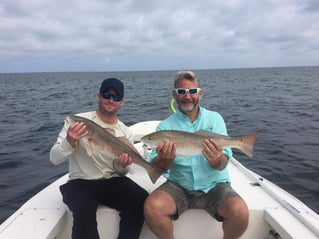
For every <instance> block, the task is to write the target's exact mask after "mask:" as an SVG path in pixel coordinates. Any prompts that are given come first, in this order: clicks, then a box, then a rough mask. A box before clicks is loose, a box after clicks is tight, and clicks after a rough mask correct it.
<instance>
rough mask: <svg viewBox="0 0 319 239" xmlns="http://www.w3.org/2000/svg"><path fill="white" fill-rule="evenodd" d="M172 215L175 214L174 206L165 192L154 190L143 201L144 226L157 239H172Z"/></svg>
mask: <svg viewBox="0 0 319 239" xmlns="http://www.w3.org/2000/svg"><path fill="white" fill-rule="evenodd" d="M174 214H176V204H175V202H174V200H173V199H172V197H171V196H170V195H169V194H168V193H166V192H165V191H162V190H156V191H154V192H153V193H152V194H151V195H150V196H149V197H148V198H147V199H146V201H145V204H144V215H145V221H146V224H147V225H148V226H149V228H150V229H151V231H152V232H153V233H154V234H155V235H156V236H157V237H158V238H159V239H173V238H174V234H173V223H172V219H171V216H172V215H174Z"/></svg>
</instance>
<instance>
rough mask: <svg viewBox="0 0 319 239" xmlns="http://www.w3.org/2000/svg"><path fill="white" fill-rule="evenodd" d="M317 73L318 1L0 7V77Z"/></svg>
mask: <svg viewBox="0 0 319 239" xmlns="http://www.w3.org/2000/svg"><path fill="white" fill-rule="evenodd" d="M305 65H319V0H198V1H194V0H191V1H190V0H82V1H81V0H0V72H41V71H132V70H169V69H172V70H180V69H207V68H209V69H214V68H242V67H272V66H305Z"/></svg>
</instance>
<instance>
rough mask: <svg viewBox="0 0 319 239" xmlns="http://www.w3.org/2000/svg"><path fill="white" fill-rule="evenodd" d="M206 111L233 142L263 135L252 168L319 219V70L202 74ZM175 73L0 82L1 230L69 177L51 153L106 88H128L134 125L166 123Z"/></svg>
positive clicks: (37, 76)
mask: <svg viewBox="0 0 319 239" xmlns="http://www.w3.org/2000/svg"><path fill="white" fill-rule="evenodd" d="M195 72H196V73H197V75H198V76H199V78H200V81H201V86H202V88H203V90H204V96H203V99H202V101H201V105H202V106H204V107H206V108H208V109H211V110H215V111H218V112H220V113H221V114H222V115H223V117H224V119H225V121H226V124H227V127H228V133H229V135H231V136H234V137H235V136H241V135H244V134H248V133H251V132H256V131H257V132H259V137H258V139H257V141H256V143H255V149H254V158H253V159H249V158H247V157H246V156H245V155H243V154H241V153H240V152H239V151H236V150H234V156H235V157H236V158H237V159H238V160H239V161H240V162H242V163H243V164H244V165H245V166H247V167H248V168H250V169H252V170H254V171H255V172H257V173H258V174H260V175H261V176H263V177H265V178H267V179H270V180H271V181H273V182H274V183H276V184H278V185H279V186H280V187H282V188H284V189H285V190H287V191H289V192H290V193H291V194H293V195H294V196H296V197H297V198H299V199H300V200H302V201H303V202H304V203H306V204H307V205H308V206H309V207H310V208H312V209H313V210H315V211H316V212H317V213H319V200H318V199H319V96H318V92H319V67H290V68H258V69H220V70H197V71H195ZM175 73H176V71H153V72H88V73H85V72H79V73H28V74H26V73H17V74H0V89H1V90H0V102H1V104H0V145H1V147H0V195H1V196H0V223H1V222H3V221H4V220H5V219H6V218H7V217H8V216H9V215H10V214H12V213H13V212H14V211H15V210H16V209H17V208H18V207H20V206H21V205H22V204H23V203H24V202H25V201H27V200H28V199H29V198H30V197H31V196H33V195H34V194H35V193H37V192H38V191H39V190H41V189H42V188H44V187H45V186H47V185H48V184H50V183H51V182H52V181H54V180H55V179H57V178H58V177H60V176H61V175H63V174H64V173H66V172H67V169H68V165H67V163H66V164H62V165H59V166H54V165H53V164H51V162H50V160H49V151H50V148H51V146H52V145H53V144H54V142H55V140H56V138H57V135H58V133H59V132H60V130H61V128H62V126H63V120H64V118H65V117H66V115H67V114H70V113H79V112H84V111H90V110H95V109H96V107H97V97H96V94H97V92H98V89H99V86H100V83H101V82H102V80H103V79H105V78H107V77H113V76H114V77H118V78H120V79H122V80H123V82H124V84H125V103H124V105H123V107H122V109H121V110H120V113H119V116H120V118H121V120H122V121H124V122H125V123H126V124H127V125H132V124H134V123H136V122H139V121H144V120H162V119H165V118H166V117H167V116H169V115H170V114H171V112H172V111H171V109H170V106H169V103H170V100H171V95H172V92H171V90H172V86H173V79H174V75H175Z"/></svg>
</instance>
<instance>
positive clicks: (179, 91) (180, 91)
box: [177, 89, 186, 95]
mask: <svg viewBox="0 0 319 239" xmlns="http://www.w3.org/2000/svg"><path fill="white" fill-rule="evenodd" d="M177 94H179V95H185V94H186V90H185V89H177Z"/></svg>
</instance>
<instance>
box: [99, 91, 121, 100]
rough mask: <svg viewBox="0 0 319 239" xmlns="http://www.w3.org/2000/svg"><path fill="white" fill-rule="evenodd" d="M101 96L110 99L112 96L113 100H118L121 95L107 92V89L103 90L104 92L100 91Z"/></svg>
mask: <svg viewBox="0 0 319 239" xmlns="http://www.w3.org/2000/svg"><path fill="white" fill-rule="evenodd" d="M102 97H103V98H104V99H107V100H108V99H110V98H111V97H113V100H114V101H120V100H121V99H122V96H120V95H113V94H111V93H109V92H107V91H105V92H103V93H102Z"/></svg>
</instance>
